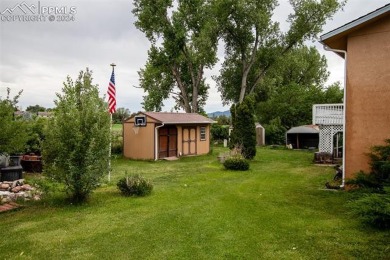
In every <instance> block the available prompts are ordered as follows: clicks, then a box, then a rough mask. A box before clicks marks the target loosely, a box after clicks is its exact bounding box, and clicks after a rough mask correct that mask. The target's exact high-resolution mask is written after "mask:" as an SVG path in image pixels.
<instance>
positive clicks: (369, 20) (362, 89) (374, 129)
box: [321, 4, 390, 178]
mask: <svg viewBox="0 0 390 260" xmlns="http://www.w3.org/2000/svg"><path fill="white" fill-rule="evenodd" d="M321 42H322V43H323V44H324V46H325V48H326V49H328V50H330V51H333V52H335V53H336V54H338V55H340V56H341V57H343V58H344V59H345V68H346V73H345V77H346V84H345V85H346V88H345V95H344V111H345V117H344V118H345V123H344V125H345V126H344V127H345V129H344V136H345V151H344V153H345V154H344V167H345V168H344V172H345V177H346V178H351V177H353V176H354V174H355V173H357V172H358V171H360V170H364V171H366V172H368V171H369V170H370V167H369V158H368V157H367V155H366V154H367V153H368V152H369V151H370V147H372V146H373V145H380V144H384V140H385V139H388V138H390V4H388V5H385V6H383V7H382V8H379V9H377V10H375V11H373V12H371V13H369V14H367V15H365V16H362V17H360V18H358V19H356V20H354V21H352V22H350V23H347V24H345V25H343V26H341V27H339V28H337V29H335V30H333V31H331V32H328V33H326V34H324V35H323V36H321Z"/></svg>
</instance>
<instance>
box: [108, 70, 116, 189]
mask: <svg viewBox="0 0 390 260" xmlns="http://www.w3.org/2000/svg"><path fill="white" fill-rule="evenodd" d="M110 66H111V67H112V73H113V74H114V70H115V66H116V65H115V64H114V63H111V64H110ZM111 139H112V113H111V111H110V146H109V149H108V182H111V141H112V140H111Z"/></svg>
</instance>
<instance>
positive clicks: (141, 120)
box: [134, 116, 146, 126]
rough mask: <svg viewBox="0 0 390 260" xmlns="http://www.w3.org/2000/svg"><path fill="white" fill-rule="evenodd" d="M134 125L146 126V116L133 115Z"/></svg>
mask: <svg viewBox="0 0 390 260" xmlns="http://www.w3.org/2000/svg"><path fill="white" fill-rule="evenodd" d="M134 125H135V126H146V116H135V118H134Z"/></svg>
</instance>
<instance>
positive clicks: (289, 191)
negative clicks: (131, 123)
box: [0, 148, 390, 259]
mask: <svg viewBox="0 0 390 260" xmlns="http://www.w3.org/2000/svg"><path fill="white" fill-rule="evenodd" d="M223 151H225V150H223V148H214V152H213V154H212V155H207V156H200V157H188V158H182V159H180V160H178V161H169V162H168V161H158V162H149V161H130V160H125V159H115V160H114V161H113V168H114V170H113V173H112V179H113V181H112V182H111V184H108V185H107V184H104V185H102V187H101V188H99V189H98V190H97V191H96V192H95V193H94V194H93V196H92V197H91V199H90V201H89V203H88V204H86V205H82V206H74V205H65V204H63V203H61V200H60V198H58V197H57V198H56V199H55V200H54V199H53V198H52V199H51V200H47V201H42V202H40V203H37V204H29V205H27V206H26V207H25V208H23V209H21V210H18V211H14V212H9V213H3V214H0V230H1V238H0V239H1V240H0V259H15V258H16V259H389V256H390V243H389V241H390V232H389V231H378V230H375V229H370V228H366V227H364V226H362V225H361V224H360V222H359V221H358V220H356V219H355V218H354V217H353V216H352V215H351V214H350V213H349V211H348V208H347V207H346V206H345V205H346V204H347V202H348V201H349V200H351V199H352V198H353V197H354V196H356V195H354V194H353V193H347V192H338V191H327V190H324V184H325V182H326V181H327V180H330V179H331V178H332V177H333V175H334V170H333V169H332V168H329V167H319V166H315V165H313V164H312V162H311V161H312V158H313V155H312V153H309V152H305V151H288V150H272V149H268V148H262V149H258V154H257V156H256V158H255V160H254V161H253V162H252V163H251V169H250V170H249V171H247V172H233V171H226V170H224V169H223V166H222V165H221V164H220V163H219V162H218V161H217V159H216V157H217V155H218V154H219V153H220V152H223ZM125 171H127V172H128V174H135V173H139V174H142V175H144V176H146V177H147V178H150V179H151V180H152V181H153V183H154V190H153V193H152V195H151V196H149V197H144V198H128V197H123V196H121V195H120V194H119V192H118V191H117V189H116V186H115V184H116V181H117V180H118V179H119V178H120V177H122V176H124V174H125Z"/></svg>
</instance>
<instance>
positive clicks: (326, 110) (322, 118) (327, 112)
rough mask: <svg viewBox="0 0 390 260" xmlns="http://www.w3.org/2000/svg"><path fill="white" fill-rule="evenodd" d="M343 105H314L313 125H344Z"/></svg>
mask: <svg viewBox="0 0 390 260" xmlns="http://www.w3.org/2000/svg"><path fill="white" fill-rule="evenodd" d="M343 111H344V105H343V104H321V105H313V125H343Z"/></svg>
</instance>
